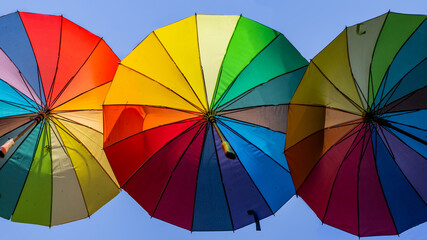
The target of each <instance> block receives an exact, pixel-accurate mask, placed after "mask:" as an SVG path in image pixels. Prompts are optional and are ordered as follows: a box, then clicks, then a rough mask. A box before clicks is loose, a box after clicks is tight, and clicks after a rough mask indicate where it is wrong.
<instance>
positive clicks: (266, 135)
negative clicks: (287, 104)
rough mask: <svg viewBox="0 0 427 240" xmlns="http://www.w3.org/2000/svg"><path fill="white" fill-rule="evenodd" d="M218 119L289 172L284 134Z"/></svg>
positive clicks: (226, 119)
mask: <svg viewBox="0 0 427 240" xmlns="http://www.w3.org/2000/svg"><path fill="white" fill-rule="evenodd" d="M218 119H220V120H221V121H222V122H223V123H224V124H225V125H227V126H229V127H230V128H232V129H233V130H234V131H236V132H237V133H238V134H240V135H241V136H242V137H244V138H245V139H246V140H248V141H249V142H250V143H251V144H252V145H254V146H256V147H257V148H259V149H261V151H263V152H264V153H265V154H267V155H268V156H270V157H271V158H272V159H274V161H276V162H277V163H279V164H280V165H281V166H282V167H284V168H285V169H286V170H288V171H289V167H288V163H287V161H286V157H285V154H284V153H283V151H284V149H285V138H286V134H284V133H281V132H275V131H272V130H269V129H267V128H263V127H259V126H256V125H252V124H248V123H239V122H238V121H236V120H233V119H228V118H224V117H218Z"/></svg>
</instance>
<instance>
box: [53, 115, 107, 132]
mask: <svg viewBox="0 0 427 240" xmlns="http://www.w3.org/2000/svg"><path fill="white" fill-rule="evenodd" d="M55 115H56V116H57V117H59V118H62V119H67V120H71V121H73V122H77V123H79V124H83V125H85V126H88V127H90V128H92V129H95V130H96V131H98V132H100V133H102V132H103V128H102V121H103V118H102V111H100V110H91V111H73V112H62V113H56V114H55Z"/></svg>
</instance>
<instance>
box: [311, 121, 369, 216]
mask: <svg viewBox="0 0 427 240" xmlns="http://www.w3.org/2000/svg"><path fill="white" fill-rule="evenodd" d="M363 125H365V123H363ZM362 129H363V126H362V127H361V128H360V129H359V130H358V131H356V132H354V133H352V134H351V135H350V136H348V138H349V137H351V136H353V135H354V134H356V137H355V139H354V141H353V142H352V144H351V145H350V147H349V148H348V150H347V152H346V154H345V156H344V157H343V160H342V162H341V164H340V166H339V168H338V171H337V174H336V175H335V178H334V182H333V183H332V187H331V192H330V193H329V198H328V203H327V204H326V209H325V213H324V214H323V217H322V219H321V220H322V223H324V222H325V218H326V213H327V212H328V208H329V205H330V203H331V198H332V193H333V191H334V187H335V183H336V181H337V178H338V174H339V172H340V170H341V168H342V166H343V165H344V162H345V160H346V159H348V157H349V156H350V154H351V153H352V152H353V151H354V149H356V146H357V145H359V143H360V141H361V140H362V138H360V139H359V140H358V141H357V142H356V140H357V137H358V136H359V134H360V133H361V131H362ZM348 138H346V139H348ZM341 142H342V141H341ZM334 146H336V144H335V145H334ZM334 146H333V147H334ZM331 148H332V147H331ZM331 148H329V149H331ZM323 156H324V155H323ZM321 159H322V158H320V159H319V161H318V162H320V161H321ZM318 162H317V163H318ZM317 163H316V165H317ZM314 167H315V166H314ZM314 167H313V168H312V170H313V169H314Z"/></svg>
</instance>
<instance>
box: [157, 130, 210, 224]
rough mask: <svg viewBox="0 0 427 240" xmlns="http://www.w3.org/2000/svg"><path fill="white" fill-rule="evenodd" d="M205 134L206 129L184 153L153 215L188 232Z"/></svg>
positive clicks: (191, 219) (191, 220)
mask: <svg viewBox="0 0 427 240" xmlns="http://www.w3.org/2000/svg"><path fill="white" fill-rule="evenodd" d="M205 132H206V127H205V128H204V129H203V131H201V132H200V134H199V135H198V136H197V137H196V139H194V140H193V142H192V143H191V145H190V147H189V148H188V150H187V151H186V152H185V154H184V156H183V157H182V159H181V161H180V162H179V164H178V166H177V168H176V169H175V171H174V172H173V173H172V178H171V179H170V182H169V183H168V186H167V188H166V190H165V192H164V193H163V196H162V198H161V199H160V202H159V205H158V206H157V209H156V211H155V213H154V217H156V218H159V219H162V220H164V221H166V222H169V223H172V224H174V225H177V226H179V227H182V228H185V229H188V230H190V231H191V225H192V222H193V211H194V201H195V195H196V182H197V173H198V169H199V162H200V157H201V155H202V149H203V143H204V137H205Z"/></svg>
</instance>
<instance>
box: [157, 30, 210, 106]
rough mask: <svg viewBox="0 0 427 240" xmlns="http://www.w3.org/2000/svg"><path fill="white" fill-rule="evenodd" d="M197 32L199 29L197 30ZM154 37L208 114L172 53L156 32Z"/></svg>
mask: <svg viewBox="0 0 427 240" xmlns="http://www.w3.org/2000/svg"><path fill="white" fill-rule="evenodd" d="M196 30H197V29H196ZM153 34H154V36H156V38H157V40H158V41H159V43H160V45H162V47H163V49H164V50H165V52H166V53H167V54H168V56H169V58H170V60H171V61H172V62H173V63H174V65H175V67H176V68H177V69H178V70H179V72H180V73H181V75H182V77H183V78H184V79H185V82H186V83H187V84H188V86H189V87H190V89H191V91H192V92H193V94H194V95H195V96H196V98H197V100H198V101H199V103H200V105H202V107H203V109H204V111H205V112H206V111H207V109H206V108H205V106H204V105H203V103H202V101H200V98H199V96H198V95H197V94H196V92H195V91H194V89H193V87H192V86H191V84H190V82H189V81H188V79H187V78H186V77H185V75H184V73H183V72H182V71H181V69H180V68H179V67H178V64H176V62H175V61H174V60H173V58H172V56H171V55H170V53H169V52H168V50H167V49H166V47H165V46H164V45H163V43H162V41H160V39H159V37H158V36H157V34H156V31H153ZM199 60H200V54H199ZM202 77H203V72H202Z"/></svg>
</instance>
